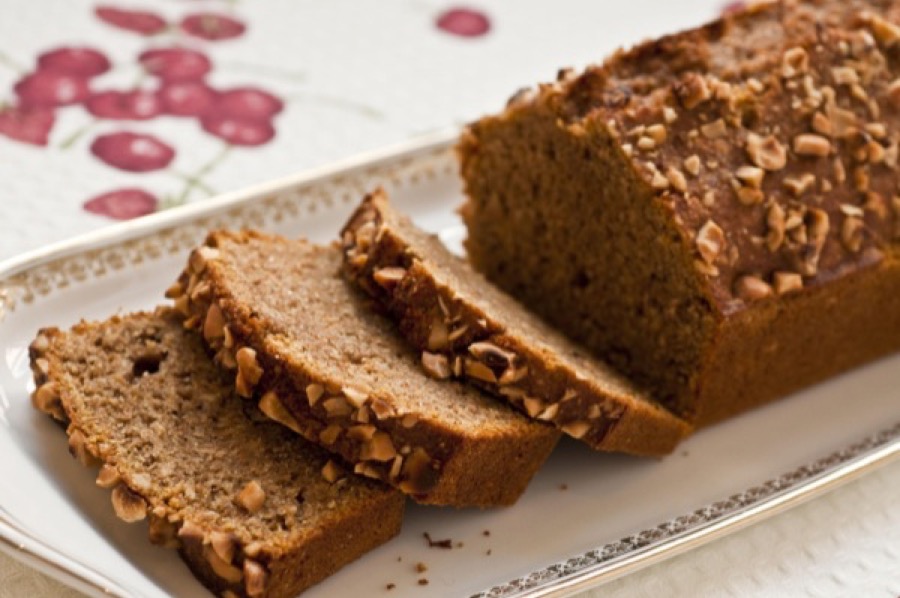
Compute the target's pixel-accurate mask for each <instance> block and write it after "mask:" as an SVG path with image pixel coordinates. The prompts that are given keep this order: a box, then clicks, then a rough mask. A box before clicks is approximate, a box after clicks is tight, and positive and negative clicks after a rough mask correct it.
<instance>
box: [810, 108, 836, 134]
mask: <svg viewBox="0 0 900 598" xmlns="http://www.w3.org/2000/svg"><path fill="white" fill-rule="evenodd" d="M812 128H813V131H815V132H816V133H819V134H821V135H825V136H831V131H832V130H831V121H830V120H829V119H828V117H827V116H825V115H824V114H822V113H821V112H816V113H815V114H813V117H812Z"/></svg>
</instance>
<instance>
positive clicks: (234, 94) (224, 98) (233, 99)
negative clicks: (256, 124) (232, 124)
mask: <svg viewBox="0 0 900 598" xmlns="http://www.w3.org/2000/svg"><path fill="white" fill-rule="evenodd" d="M282 110H284V102H282V101H281V100H280V99H278V98H277V97H275V96H274V95H272V94H271V93H269V92H267V91H263V90H261V89H258V88H255V87H238V88H235V89H229V90H226V91H222V92H220V93H219V97H218V99H217V100H216V103H215V105H214V106H213V108H212V111H213V112H214V113H215V114H218V115H221V116H233V117H237V118H243V119H247V120H260V121H262V120H269V119H270V118H272V117H273V116H275V115H276V114H278V113H279V112H281V111H282Z"/></svg>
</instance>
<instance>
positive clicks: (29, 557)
mask: <svg viewBox="0 0 900 598" xmlns="http://www.w3.org/2000/svg"><path fill="white" fill-rule="evenodd" d="M457 134H458V131H456V130H451V131H444V132H440V133H436V134H434V135H431V136H428V137H426V138H421V139H418V140H415V141H412V142H409V143H406V144H403V145H402V146H398V147H394V148H388V149H386V150H384V151H382V152H378V153H376V154H368V155H366V156H363V157H360V158H356V159H352V160H349V161H346V162H344V163H341V164H338V165H335V166H333V167H329V168H323V169H318V170H315V171H312V172H309V173H304V174H301V175H298V176H294V177H290V178H286V179H283V180H279V181H275V182H272V183H269V184H265V185H260V186H257V187H253V188H251V189H248V190H245V191H241V192H236V193H230V194H226V195H223V196H221V197H219V198H218V199H216V200H213V201H210V202H207V203H203V204H200V205H191V206H187V207H184V208H179V209H176V210H171V211H169V212H164V213H160V214H156V215H153V216H149V217H146V218H143V219H140V220H138V221H133V222H129V223H124V224H121V225H115V226H110V227H108V228H106V229H102V230H100V231H98V232H95V233H91V234H89V235H86V236H82V237H79V238H77V239H74V240H71V241H65V242H62V243H59V244H57V245H55V246H52V247H48V248H46V249H43V250H41V251H39V252H35V253H32V254H29V255H26V256H22V257H20V258H16V259H14V260H10V261H7V262H5V263H4V264H0V331H2V332H0V338H2V339H3V341H2V343H3V347H2V348H3V351H4V360H3V361H2V363H0V455H2V456H3V457H2V459H0V479H3V480H4V482H3V483H2V484H0V549H3V550H4V551H5V552H8V553H9V554H11V555H12V556H13V557H16V558H19V559H21V560H23V561H25V562H27V563H29V564H30V565H32V566H34V567H36V568H38V569H40V570H42V571H44V572H45V573H47V574H49V575H51V576H53V577H56V578H57V579H60V580H61V581H63V582H65V583H68V584H70V585H72V586H74V587H77V588H78V589H80V590H82V591H84V592H86V593H88V594H90V595H96V596H109V595H114V596H145V597H157V596H167V595H179V596H191V595H204V593H205V590H204V589H203V588H202V586H200V584H199V583H198V582H196V581H195V580H194V578H193V577H192V576H191V574H190V573H189V572H188V570H187V568H186V567H185V566H184V565H183V564H182V563H181V562H180V560H179V559H178V557H177V555H176V554H175V553H174V551H167V550H164V549H161V548H158V547H154V546H151V545H150V544H149V543H148V541H147V537H146V534H147V530H146V527H145V524H143V523H141V524H134V525H127V524H125V523H123V522H121V521H119V520H117V519H116V518H115V516H114V515H113V513H112V509H111V506H110V503H109V498H108V491H106V490H102V489H100V488H97V487H96V486H95V485H94V483H93V475H92V474H91V473H89V472H87V471H84V470H83V468H82V467H81V466H80V465H79V464H77V463H76V462H75V461H74V460H73V459H71V458H70V457H69V455H68V454H67V449H66V440H65V435H64V434H63V433H62V432H61V431H60V429H59V427H58V426H56V425H54V424H53V423H52V422H51V421H50V420H49V418H47V417H46V416H42V415H41V414H39V413H37V412H36V411H35V410H34V409H33V408H32V407H31V405H30V401H29V398H28V396H29V392H30V391H31V390H32V388H33V384H32V382H31V378H30V372H29V369H28V358H27V346H28V343H29V342H30V341H31V339H32V338H33V337H34V335H35V332H36V331H37V329H38V328H39V327H41V326H48V325H56V326H63V327H64V326H69V325H71V324H73V323H75V322H76V321H78V320H79V319H82V318H86V319H104V318H106V317H108V316H110V315H112V314H114V313H124V312H129V311H134V310H139V309H149V308H152V307H153V306H155V305H157V304H159V303H161V302H164V299H163V295H162V294H163V290H164V289H165V288H166V287H168V286H169V284H170V283H171V282H172V281H173V280H174V279H175V277H176V276H177V274H178V272H179V271H180V269H181V267H182V265H183V263H184V261H185V258H186V256H187V253H188V251H189V250H190V248H192V247H193V246H195V245H196V244H198V243H199V242H200V241H201V240H202V239H203V237H204V236H205V234H206V233H207V231H209V230H211V229H214V228H220V227H229V228H239V227H254V228H260V229H263V230H267V231H271V232H277V233H282V234H286V235H291V236H305V237H308V238H311V239H313V240H315V241H321V242H328V241H330V240H333V239H334V238H335V236H336V234H337V231H338V229H339V227H340V225H341V224H342V223H343V221H344V219H345V218H346V217H347V216H348V215H349V213H350V211H351V210H352V208H353V206H354V205H355V204H356V202H358V201H359V199H360V198H361V196H362V195H363V193H365V192H366V191H368V190H371V189H372V188H374V187H376V186H378V185H383V186H385V187H386V188H387V189H388V191H389V192H390V193H391V194H392V196H393V198H394V200H395V203H397V204H398V206H399V207H401V208H402V209H404V210H405V211H407V212H408V213H409V214H410V215H411V216H412V217H413V218H414V220H416V221H417V222H419V223H420V224H421V225H422V226H424V227H425V228H427V229H429V230H432V231H434V232H436V233H438V234H439V235H440V236H441V238H442V239H443V240H444V241H445V242H446V243H447V244H448V245H449V246H450V247H451V248H453V249H455V250H459V249H460V247H461V245H460V241H461V239H462V238H463V236H464V234H465V231H464V228H463V227H462V225H461V223H460V221H459V219H458V217H457V215H456V212H455V210H456V208H457V206H458V205H459V204H460V203H461V201H462V193H461V189H460V183H459V180H458V177H457V174H456V163H455V159H454V156H453V153H452V149H451V147H452V143H453V140H454V139H455V138H456V136H457ZM898 385H900V356H896V355H895V356H892V357H889V358H886V359H883V360H881V361H879V362H877V363H874V364H870V365H868V366H866V367H864V368H860V369H858V370H856V371H854V372H851V373H849V374H846V375H843V376H840V377H837V378H834V379H832V380H830V381H828V382H826V383H824V384H820V385H818V386H816V387H814V388H810V389H808V390H806V391H804V392H801V393H798V394H796V395H795V396H793V397H791V398H789V399H787V400H783V401H779V402H777V403H774V404H772V405H768V406H766V407H763V408H760V409H757V410H755V411H753V412H751V413H748V414H745V415H743V416H741V417H739V418H735V419H733V420H731V421H728V422H725V423H722V424H719V425H717V426H715V427H713V428H710V429H707V430H703V431H701V432H699V433H697V434H695V435H694V436H693V437H691V438H690V439H688V440H687V441H686V442H684V443H683V444H682V445H681V446H680V447H679V448H678V449H677V450H676V452H675V453H674V454H672V455H670V456H669V457H667V458H664V459H659V460H651V459H637V458H632V457H627V456H621V455H609V454H601V453H595V452H592V451H590V450H589V449H587V448H585V447H583V446H581V445H579V444H578V443H576V442H572V441H563V442H562V443H561V444H560V446H559V448H558V449H557V450H556V451H555V452H554V454H553V456H552V457H551V458H550V460H549V461H548V463H547V464H546V465H545V466H544V467H543V469H542V470H541V471H540V473H539V474H538V475H537V476H536V478H535V480H534V481H533V482H532V484H531V486H530V487H529V489H528V491H527V492H526V494H525V495H524V496H523V497H522V498H521V499H520V501H519V502H518V503H517V504H516V505H515V506H513V507H509V508H505V509H492V510H484V511H479V510H454V509H446V508H445V509H441V508H435V507H422V506H417V505H413V504H410V505H409V508H408V510H407V516H406V519H405V522H404V528H403V532H402V533H401V535H400V536H399V537H398V538H396V539H394V540H393V541H391V542H390V543H388V544H386V545H385V546H383V547H381V548H379V549H377V550H375V551H373V552H372V553H370V554H368V555H366V556H365V557H363V558H362V559H360V560H359V561H357V562H355V563H353V564H351V565H350V566H348V567H346V568H345V569H343V570H342V571H340V572H339V573H337V574H336V575H334V576H333V577H332V578H330V579H328V580H326V581H325V582H323V583H321V584H319V585H318V586H316V587H315V588H313V589H311V590H310V591H309V592H308V595H310V596H326V595H335V594H340V595H370V594H376V593H380V592H385V591H387V590H386V588H387V586H388V585H389V584H394V586H395V587H394V588H393V589H392V590H391V592H390V595H391V596H406V595H410V596H412V595H415V596H417V597H424V596H446V595H456V596H467V595H469V596H482V597H488V596H490V597H511V596H565V595H570V594H572V593H575V592H578V591H582V590H585V589H588V588H591V587H595V586H597V585H599V584H601V583H603V582H605V581H608V580H611V579H614V578H616V577H619V576H622V575H625V574H627V573H629V572H631V571H634V570H637V569H639V568H641V567H645V566H647V565H650V564H652V563H655V562H658V561H660V560H663V559H666V558H669V557H671V556H674V555H675V554H679V553H681V552H683V551H686V550H689V549H691V548H693V547H696V546H699V545H702V544H704V543H706V542H709V541H711V540H713V539H715V538H717V537H720V536H722V535H725V534H728V533H731V532H733V531H735V530H737V529H740V528H742V527H744V526H746V525H750V524H752V523H754V522H757V521H761V520H763V519H764V518H767V517H770V516H772V515H773V514H775V513H778V512H780V511H783V510H784V509H787V508H790V507H791V506H794V505H796V504H799V503H800V502H802V501H804V500H808V499H810V498H812V497H814V496H816V495H818V494H820V493H823V492H826V491H828V490H830V489H832V488H834V487H836V486H838V485H839V484H841V483H844V482H846V481H848V480H850V479H853V478H854V477H855V476H858V475H861V474H864V473H865V472H867V471H869V470H871V469H872V468H874V467H877V466H879V465H882V464H885V463H887V462H889V461H892V460H894V459H896V458H897V457H898V455H900V423H898V422H900V402H898V401H897V400H896V388H897V387H898ZM425 533H428V534H429V535H430V537H431V538H433V539H451V540H452V546H453V548H452V549H449V550H448V549H439V548H432V547H429V545H428V543H427V541H426V540H425V539H424V534H425ZM417 563H423V564H425V565H426V566H427V572H423V573H419V572H417V571H416V569H415V565H416V564H417ZM421 579H427V580H428V584H427V585H420V580H421Z"/></svg>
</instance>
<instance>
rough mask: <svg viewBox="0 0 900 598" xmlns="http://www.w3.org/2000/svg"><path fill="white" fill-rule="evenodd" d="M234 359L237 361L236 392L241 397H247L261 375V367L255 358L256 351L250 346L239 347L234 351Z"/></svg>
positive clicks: (251, 392)
mask: <svg viewBox="0 0 900 598" xmlns="http://www.w3.org/2000/svg"><path fill="white" fill-rule="evenodd" d="M234 359H235V361H236V362H237V367H238V373H237V380H238V382H243V384H238V389H237V391H238V394H240V395H241V396H243V397H249V396H251V395H252V394H253V387H254V386H256V383H257V382H259V379H260V378H261V377H262V375H263V369H262V368H261V367H260V365H259V362H258V361H257V360H256V351H255V350H254V349H251V348H250V347H241V348H240V349H238V352H237V353H235V355H234Z"/></svg>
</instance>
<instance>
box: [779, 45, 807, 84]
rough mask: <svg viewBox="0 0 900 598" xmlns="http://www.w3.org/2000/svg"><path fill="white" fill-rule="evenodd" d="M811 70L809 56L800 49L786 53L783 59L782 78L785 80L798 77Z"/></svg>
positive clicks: (792, 49)
mask: <svg viewBox="0 0 900 598" xmlns="http://www.w3.org/2000/svg"><path fill="white" fill-rule="evenodd" d="M807 70H809V56H808V55H807V53H806V50H804V49H803V48H800V47H795V48H791V49H789V50H787V51H785V53H784V55H783V56H782V57H781V76H782V77H784V78H785V79H790V78H792V77H796V76H797V75H800V74H802V73H805V72H806V71H807Z"/></svg>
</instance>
